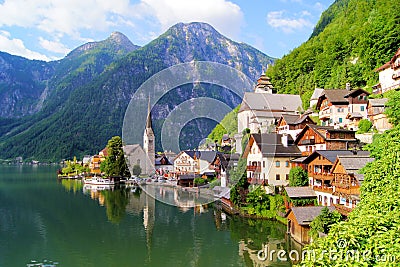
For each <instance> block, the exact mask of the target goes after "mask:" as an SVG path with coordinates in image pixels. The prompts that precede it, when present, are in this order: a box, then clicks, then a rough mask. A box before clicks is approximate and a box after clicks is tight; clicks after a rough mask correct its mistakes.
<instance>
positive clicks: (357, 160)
mask: <svg viewBox="0 0 400 267" xmlns="http://www.w3.org/2000/svg"><path fill="white" fill-rule="evenodd" d="M338 160H339V161H340V163H341V164H342V166H343V168H345V170H346V172H348V173H356V172H358V170H360V169H361V168H363V167H364V166H365V165H366V164H367V163H369V162H372V161H373V160H374V158H370V157H369V155H346V156H345V155H340V156H338Z"/></svg>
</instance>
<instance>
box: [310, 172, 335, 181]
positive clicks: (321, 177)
mask: <svg viewBox="0 0 400 267" xmlns="http://www.w3.org/2000/svg"><path fill="white" fill-rule="evenodd" d="M308 176H310V177H312V178H314V179H316V180H324V181H325V180H328V181H332V180H333V178H334V176H333V174H330V173H310V174H309V175H308Z"/></svg>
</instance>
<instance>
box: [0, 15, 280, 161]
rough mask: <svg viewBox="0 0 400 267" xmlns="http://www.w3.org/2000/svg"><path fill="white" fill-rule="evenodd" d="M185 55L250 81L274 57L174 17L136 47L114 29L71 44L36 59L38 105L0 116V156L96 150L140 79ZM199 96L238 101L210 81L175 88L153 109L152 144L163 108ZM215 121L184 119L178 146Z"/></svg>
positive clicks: (115, 127)
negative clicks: (48, 58) (39, 62)
mask: <svg viewBox="0 0 400 267" xmlns="http://www.w3.org/2000/svg"><path fill="white" fill-rule="evenodd" d="M192 61H213V62H217V63H221V64H225V65H229V66H232V67H234V68H236V69H239V70H241V71H242V72H243V73H245V74H246V75H248V76H249V77H250V78H251V79H252V80H254V81H255V80H256V79H257V78H258V77H259V75H260V74H261V73H262V71H263V69H265V68H266V66H267V65H268V64H271V63H272V62H273V58H271V57H268V56H267V55H264V54H263V53H261V52H260V51H258V50H256V49H254V48H252V47H251V46H248V45H246V44H241V43H236V42H234V41H232V40H230V39H228V38H226V37H224V36H223V35H221V34H220V33H218V32H217V31H216V30H215V29H214V28H212V27H211V26H210V25H208V24H205V23H190V24H183V23H179V24H177V25H174V26H173V27H171V28H170V29H168V30H167V31H166V32H165V33H164V34H162V35H161V36H159V37H158V38H157V39H155V40H153V41H152V42H150V43H149V44H147V45H145V46H143V47H140V48H139V47H137V46H134V45H132V44H131V43H130V41H129V40H127V38H126V37H124V36H123V35H122V34H120V33H113V34H112V35H111V36H110V37H109V38H108V39H107V40H104V41H101V42H94V43H88V44H85V45H82V46H80V47H78V48H77V49H75V50H74V51H72V52H71V53H69V54H68V55H67V56H66V57H65V58H64V59H62V60H59V61H54V62H49V63H47V64H46V63H43V64H45V65H46V66H51V67H52V69H51V70H52V71H51V73H50V75H49V77H46V78H47V80H46V79H43V80H44V81H45V83H46V85H47V86H46V87H45V88H47V93H46V97H45V98H44V100H42V101H41V102H42V104H41V108H40V109H37V110H35V111H32V112H31V113H25V114H24V115H25V116H16V115H15V114H13V113H12V112H9V113H10V114H11V115H10V116H3V118H1V119H0V136H1V137H0V158H13V157H16V156H23V157H24V158H35V159H39V160H52V161H54V160H59V159H62V158H70V157H72V156H74V155H76V156H82V155H84V154H94V153H97V152H98V151H99V150H100V149H102V148H103V147H104V146H105V145H106V143H107V140H108V139H109V138H110V137H112V136H114V135H121V129H122V121H123V118H124V114H125V110H126V108H127V106H128V103H129V101H130V99H131V97H132V96H133V94H134V93H135V91H136V90H137V88H138V87H139V86H140V85H141V84H142V83H143V82H144V81H146V80H147V79H148V78H149V77H151V76H152V75H153V74H155V73H157V72H159V71H161V70H163V69H166V68H168V67H170V66H173V65H175V64H179V63H184V62H192ZM42 70H43V69H42ZM43 90H44V89H42V92H41V94H42V93H43ZM202 96H204V97H213V98H215V99H218V100H220V101H223V102H224V103H226V104H227V105H228V106H231V107H235V106H236V105H238V104H239V103H240V101H241V100H240V99H239V98H238V96H235V95H233V94H232V93H230V92H229V90H226V89H224V88H219V87H216V86H213V85H210V84H195V85H192V84H190V85H182V86H179V87H178V88H175V89H174V90H172V91H171V92H169V93H168V94H167V95H166V96H164V97H163V99H161V100H160V103H157V106H156V107H155V109H154V111H152V112H154V113H153V114H154V115H153V118H154V122H153V123H154V127H155V134H156V138H157V137H158V138H157V139H158V143H157V148H158V149H160V147H161V146H160V143H159V139H160V138H159V137H160V127H161V125H162V123H163V120H164V118H165V114H168V113H169V112H171V111H172V110H173V109H174V108H175V107H176V106H177V105H179V104H180V103H182V102H183V101H186V100H188V99H191V98H196V97H202ZM21 102H22V103H23V102H24V101H21ZM36 106H37V105H36ZM30 114H32V115H30ZM214 126H215V122H212V121H209V120H194V121H192V122H190V123H189V124H188V125H186V126H185V128H184V129H183V137H182V144H184V145H185V148H186V147H191V146H193V145H196V144H198V142H199V140H198V139H200V140H201V139H203V138H205V137H206V136H207V135H208V133H209V132H210V131H211V129H212V128H213V127H214ZM197 132H200V134H196V135H194V134H193V133H197Z"/></svg>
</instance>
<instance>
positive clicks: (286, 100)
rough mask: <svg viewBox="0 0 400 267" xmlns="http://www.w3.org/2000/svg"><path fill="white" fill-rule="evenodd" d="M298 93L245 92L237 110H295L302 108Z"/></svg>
mask: <svg viewBox="0 0 400 267" xmlns="http://www.w3.org/2000/svg"><path fill="white" fill-rule="evenodd" d="M302 106H303V104H302V102H301V98H300V96H299V95H286V94H268V93H253V92H246V93H245V94H244V97H243V101H242V104H241V106H240V109H239V112H241V111H244V110H270V111H286V112H295V111H298V110H302Z"/></svg>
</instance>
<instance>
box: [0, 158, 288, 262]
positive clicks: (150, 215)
mask: <svg viewBox="0 0 400 267" xmlns="http://www.w3.org/2000/svg"><path fill="white" fill-rule="evenodd" d="M56 169H57V168H56V167H54V166H25V165H23V166H8V165H0V241H1V242H0V266H1V267H3V266H5V267H8V266H29V265H30V264H31V266H33V265H34V263H36V264H39V263H52V264H53V265H55V266H256V265H257V266H291V264H290V263H289V262H288V261H284V260H279V259H277V258H276V257H274V259H272V261H270V260H269V259H263V258H261V259H260V255H262V254H260V253H259V251H260V250H262V249H264V248H265V247H266V246H267V247H268V248H269V249H275V250H279V249H283V250H285V251H289V250H291V249H292V248H293V247H294V244H293V243H292V242H291V241H290V239H288V238H287V237H286V235H285V232H286V226H284V225H282V224H280V223H278V222H273V221H268V220H251V219H244V218H239V217H230V216H227V215H225V214H224V213H223V212H221V211H219V210H218V209H215V208H214V207H213V205H212V204H209V205H204V206H200V207H198V208H196V209H194V208H178V207H176V206H171V205H168V204H165V203H163V202H160V201H157V200H154V199H153V198H152V197H150V196H149V195H147V194H146V193H144V192H143V191H141V190H140V189H131V188H125V187H122V188H114V189H113V190H89V189H87V188H84V187H83V184H82V182H81V181H73V180H71V181H68V180H63V181H58V180H57V178H56Z"/></svg>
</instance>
